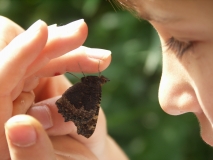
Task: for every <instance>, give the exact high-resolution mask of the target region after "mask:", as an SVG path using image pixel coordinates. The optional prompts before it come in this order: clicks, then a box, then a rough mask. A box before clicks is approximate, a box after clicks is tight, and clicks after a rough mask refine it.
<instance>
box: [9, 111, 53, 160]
mask: <svg viewBox="0 0 213 160" xmlns="http://www.w3.org/2000/svg"><path fill="white" fill-rule="evenodd" d="M5 134H6V139H7V143H8V147H9V152H10V157H11V159H12V160H28V159H31V160H37V159H40V160H47V159H54V151H53V147H52V144H51V142H50V139H49V138H48V136H47V134H46V132H45V130H44V129H43V127H42V126H41V125H40V124H39V122H38V121H37V120H36V119H34V118H32V117H30V116H27V115H17V116H14V117H12V118H10V119H9V120H8V121H7V122H6V124H5Z"/></svg>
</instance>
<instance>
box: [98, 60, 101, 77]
mask: <svg viewBox="0 0 213 160" xmlns="http://www.w3.org/2000/svg"><path fill="white" fill-rule="evenodd" d="M98 73H99V77H100V76H101V71H100V60H99V62H98Z"/></svg>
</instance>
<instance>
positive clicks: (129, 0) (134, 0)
mask: <svg viewBox="0 0 213 160" xmlns="http://www.w3.org/2000/svg"><path fill="white" fill-rule="evenodd" d="M108 1H109V2H110V3H114V4H115V6H116V7H118V8H121V9H125V10H128V11H130V12H131V13H133V14H134V15H136V16H138V13H139V11H140V10H139V8H140V3H139V2H138V0H108Z"/></svg>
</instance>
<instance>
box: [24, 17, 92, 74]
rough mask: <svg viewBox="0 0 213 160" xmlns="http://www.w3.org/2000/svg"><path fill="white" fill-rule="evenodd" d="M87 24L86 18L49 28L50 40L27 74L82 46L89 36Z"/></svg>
mask: <svg viewBox="0 0 213 160" xmlns="http://www.w3.org/2000/svg"><path fill="white" fill-rule="evenodd" d="M87 31H88V29H87V25H86V23H85V22H84V20H83V19H82V20H77V21H74V22H71V23H69V24H67V25H65V26H60V27H57V26H56V25H53V26H51V27H49V28H48V41H47V44H46V46H45V48H44V50H43V51H42V53H41V54H40V55H39V56H38V57H37V59H36V60H35V61H34V62H33V63H32V64H31V66H30V67H29V69H28V71H27V76H29V75H31V74H32V73H34V72H35V71H37V70H39V69H40V68H41V67H42V66H44V65H45V64H47V63H48V62H49V61H50V60H51V59H53V58H56V57H59V56H61V55H63V54H65V53H67V52H69V51H71V50H74V49H76V48H78V47H79V46H81V45H82V44H83V43H84V41H85V39H86V37H87Z"/></svg>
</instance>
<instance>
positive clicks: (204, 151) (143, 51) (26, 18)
mask: <svg viewBox="0 0 213 160" xmlns="http://www.w3.org/2000/svg"><path fill="white" fill-rule="evenodd" d="M115 8H116V7H115V6H114V7H113V6H112V5H111V4H110V3H109V2H108V1H107V0H61V1H59V0H0V14H1V15H3V16H6V17H8V18H10V19H12V20H13V21H15V22H16V23H18V24H19V25H20V26H22V27H23V28H25V29H26V28H28V27H29V26H30V25H31V24H32V23H33V22H35V21H36V20H38V19H42V20H44V21H45V22H46V23H47V24H48V25H51V24H55V23H57V24H58V25H64V24H66V23H69V22H71V21H74V20H77V19H81V18H84V19H85V21H86V22H87V24H88V26H89V35H88V39H87V40H86V42H85V45H86V46H88V47H96V48H106V49H109V50H111V51H112V53H113V54H112V63H111V65H110V66H109V68H108V69H107V70H106V71H104V72H103V73H102V74H104V75H105V76H106V77H108V78H109V79H110V80H111V81H110V83H107V84H106V85H105V86H103V96H102V108H103V109H104V111H105V114H106V117H107V122H108V130H109V134H110V135H111V136H112V137H113V138H114V139H115V140H116V141H117V142H118V144H119V145H120V146H121V147H122V148H123V150H124V151H125V152H126V153H127V155H128V156H129V157H130V159H133V160H141V159H143V160H210V159H213V153H212V150H211V148H210V147H208V146H207V145H206V144H205V143H204V142H203V141H202V140H201V138H200V135H199V126H198V123H197V120H196V117H195V116H194V115H192V114H186V115H182V116H178V117H173V116H170V115H167V114H166V113H164V112H163V111H162V110H161V108H160V106H159V103H158V99H157V93H158V85H159V81H160V75H161V48H160V43H159V40H158V37H157V34H156V32H155V31H154V29H153V28H152V27H151V26H150V24H149V23H148V22H145V21H143V20H139V19H137V18H136V17H134V16H133V15H131V14H130V13H128V12H127V11H122V10H119V9H118V8H116V10H114V9H115ZM0 27H1V24H0ZM69 78H71V80H72V81H75V80H76V79H75V78H73V77H69Z"/></svg>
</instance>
